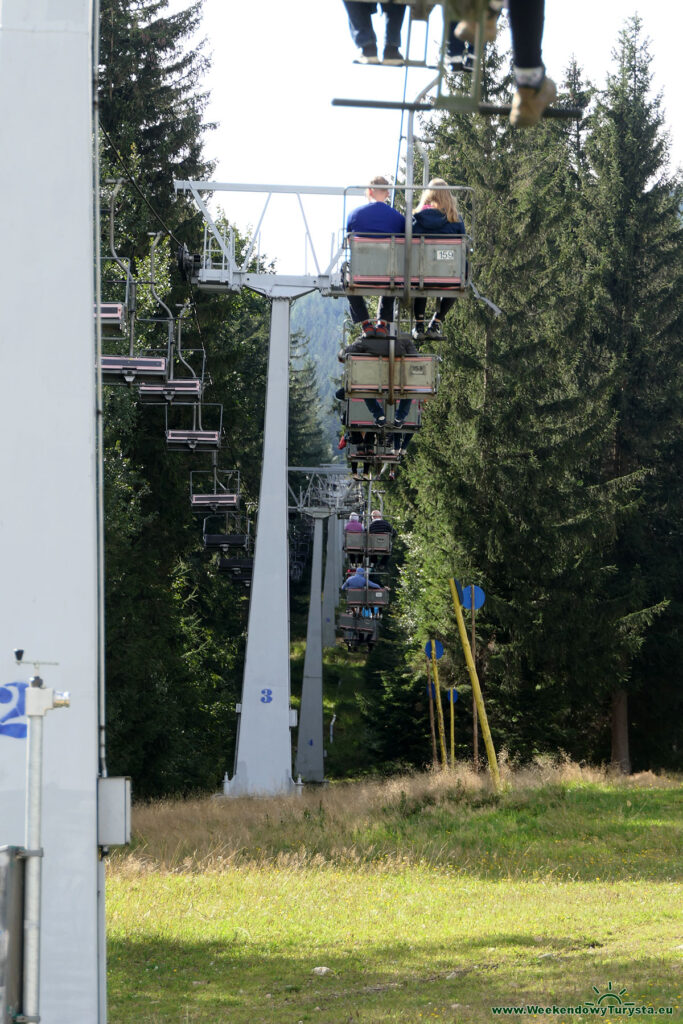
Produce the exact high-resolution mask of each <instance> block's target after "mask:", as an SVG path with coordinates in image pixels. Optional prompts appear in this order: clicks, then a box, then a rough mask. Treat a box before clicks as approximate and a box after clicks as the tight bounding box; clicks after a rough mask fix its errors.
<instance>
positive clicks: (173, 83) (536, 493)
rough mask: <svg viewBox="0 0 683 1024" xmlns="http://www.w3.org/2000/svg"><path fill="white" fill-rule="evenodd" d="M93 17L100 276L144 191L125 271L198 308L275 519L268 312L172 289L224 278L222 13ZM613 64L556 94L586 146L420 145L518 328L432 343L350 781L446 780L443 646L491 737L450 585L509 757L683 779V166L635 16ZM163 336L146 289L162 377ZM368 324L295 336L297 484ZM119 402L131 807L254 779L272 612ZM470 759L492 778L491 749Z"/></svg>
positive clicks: (119, 615)
mask: <svg viewBox="0 0 683 1024" xmlns="http://www.w3.org/2000/svg"><path fill="white" fill-rule="evenodd" d="M100 6H101V30H100V81H99V110H100V125H101V140H100V143H101V145H100V180H101V200H102V202H101V206H102V219H101V233H102V251H103V253H104V254H105V255H106V253H107V252H108V246H109V222H108V209H109V200H110V197H111V193H112V188H113V185H112V182H113V181H114V180H118V179H123V187H122V189H121V191H120V193H119V194H118V196H117V198H116V217H115V236H116V237H115V241H116V247H117V250H118V252H119V253H121V254H125V256H126V257H130V258H131V259H132V261H133V267H134V272H135V274H136V275H137V276H138V278H139V279H140V280H142V281H144V280H145V279H146V278H148V277H149V262H150V244H151V243H150V235H155V234H156V233H157V232H161V239H160V241H159V243H158V245H157V247H156V251H155V270H156V290H157V292H158V293H159V294H160V295H161V296H162V297H163V300H164V302H165V303H166V304H167V305H168V306H169V307H170V308H171V309H174V310H177V309H178V308H180V307H181V306H183V305H184V304H186V312H187V315H186V316H185V319H184V334H183V337H184V340H185V344H186V345H187V347H188V349H191V348H192V347H193V345H194V346H195V347H203V348H204V350H205V351H206V355H207V368H208V371H209V373H210V385H209V387H208V388H207V392H206V400H207V402H220V403H222V404H223V408H224V413H223V430H224V434H225V442H224V444H225V456H226V458H227V460H228V461H229V463H230V464H231V465H233V466H234V467H235V468H236V469H238V470H239V472H240V479H241V490H242V494H243V500H244V501H246V502H247V503H252V506H253V507H254V510H255V504H256V502H257V500H258V493H259V475H260V462H261V456H262V428H263V416H264V399H265V375H266V363H267V354H268V331H269V305H268V302H267V300H266V299H264V298H261V297H260V296H258V295H255V294H253V293H251V292H249V291H247V290H243V291H242V292H241V293H240V294H238V295H230V296H218V295H206V294H202V293H201V292H199V291H198V290H196V289H193V288H192V286H191V285H189V283H188V282H187V281H183V280H182V279H181V276H180V275H179V273H178V270H177V267H176V252H177V249H178V247H179V246H181V245H183V244H185V245H187V247H188V249H189V251H190V252H197V251H199V250H200V249H201V239H202V230H203V224H202V218H201V215H200V214H199V213H198V212H197V211H196V209H195V208H194V206H193V205H192V204H191V201H190V200H189V199H188V198H187V197H186V195H185V194H183V193H179V194H176V193H175V192H174V189H173V179H174V178H176V179H210V178H211V175H212V170H213V165H212V161H211V151H212V127H213V126H212V125H211V124H208V123H207V121H206V108H207V101H208V96H207V94H206V92H205V91H204V87H203V76H204V73H205V71H206V69H207V66H208V58H207V57H206V56H205V52H204V49H203V48H202V46H201V45H200V46H197V44H196V33H197V31H198V30H199V34H200V36H201V15H202V2H201V0H199V2H196V3H188V4H187V6H186V9H185V10H183V11H181V12H179V13H170V12H169V11H168V6H167V2H166V0H101V4H100ZM190 39H192V40H193V42H192V46H189V40H190ZM499 45H500V44H499ZM614 47H615V53H616V60H615V62H614V63H613V65H612V68H611V70H610V72H609V73H608V74H607V76H606V79H605V81H603V82H600V83H596V84H595V85H589V84H587V82H586V81H585V80H584V77H583V73H582V69H581V67H580V66H578V65H576V64H572V65H571V66H569V67H568V68H567V69H566V71H565V74H564V75H563V76H561V78H562V79H563V80H561V81H560V80H559V79H560V76H558V85H561V89H560V95H559V97H558V103H562V102H565V103H567V102H571V103H572V104H573V105H579V106H581V107H582V108H583V109H584V111H585V116H584V117H583V118H582V119H581V120H578V121H576V120H571V121H564V120H547V121H543V122H542V123H541V124H540V125H539V126H538V128H537V129H535V130H534V131H531V132H518V133H515V132H514V131H513V130H512V129H510V128H509V127H508V125H507V122H506V121H502V120H500V119H486V118H482V117H471V116H468V115H459V114H454V113H449V112H442V113H439V114H438V115H436V114H430V115H429V118H428V119H426V120H425V123H424V125H423V126H422V129H421V132H422V135H423V136H424V137H426V139H427V141H426V147H427V152H428V154H429V163H430V174H431V176H432V177H436V176H438V177H442V178H444V179H445V180H446V181H447V182H449V183H450V184H463V185H468V186H470V187H472V188H473V189H474V190H475V192H476V241H475V249H474V253H473V257H472V269H473V277H474V280H475V282H476V285H477V288H478V289H479V291H480V292H481V293H482V294H483V295H485V296H487V297H488V298H490V299H491V300H492V302H493V303H495V305H496V306H497V307H499V308H500V310H501V313H500V315H498V316H496V315H494V314H493V312H492V310H491V309H490V307H489V306H487V305H486V304H484V303H482V302H479V301H477V300H476V298H475V296H474V295H473V294H470V295H468V296H467V297H465V298H464V299H463V300H462V301H460V302H458V303H457V304H456V308H455V309H454V311H453V312H452V314H450V315H449V317H448V319H447V320H446V321H445V324H444V336H443V338H442V339H439V340H436V341H435V342H434V343H433V345H434V348H433V349H432V350H433V351H435V352H437V353H438V355H439V356H440V357H441V360H442V361H441V364H440V373H441V385H440V388H439V393H438V395H437V396H436V397H435V398H434V399H433V400H432V401H431V402H430V403H429V404H428V406H427V410H426V414H425V417H424V422H423V426H422V429H421V430H420V432H419V434H418V435H417V437H416V439H415V441H414V442H413V444H412V445H411V447H410V450H409V453H408V455H407V457H406V458H405V460H404V461H403V463H402V465H401V469H400V472H399V473H398V475H397V478H396V481H395V482H394V483H393V484H392V485H391V486H387V487H385V488H384V492H385V493H384V512H385V515H386V517H387V518H388V519H390V520H391V522H392V524H393V526H394V527H395V528H396V530H397V540H396V543H395V547H394V550H395V558H394V560H393V570H392V572H393V575H392V579H391V581H390V585H391V586H392V588H393V591H394V594H395V597H394V599H393V601H392V609H391V614H390V615H389V616H388V617H387V618H386V619H385V622H384V626H383V630H382V637H381V639H380V641H379V642H378V643H377V645H376V646H375V647H374V649H373V650H372V651H371V653H370V654H369V655H368V657H367V658H366V659H362V658H361V659H359V658H358V656H354V658H355V665H356V670H357V673H358V674H359V677H362V679H363V694H362V696H361V695H359V697H358V701H357V715H358V721H359V722H361V723H362V728H361V729H359V730H358V748H357V756H355V758H354V756H353V754H352V755H350V756H349V758H348V763H346V764H345V766H344V770H345V772H347V773H348V774H349V775H354V774H356V775H359V774H366V773H368V772H377V773H387V772H390V771H392V770H395V769H396V768H399V767H400V768H401V769H405V768H409V767H416V768H417V767H423V766H424V765H425V764H426V763H428V762H429V761H430V760H431V750H430V740H429V721H428V718H427V715H426V712H425V684H426V673H425V658H424V652H423V648H424V644H425V641H426V640H427V639H429V638H430V637H433V636H436V637H439V638H440V639H442V640H443V641H444V643H445V645H446V647H447V648H450V649H451V653H450V654H449V655H448V656H447V657H446V658H445V659H444V666H443V675H444V681H445V684H446V685H453V684H457V686H458V689H459V691H460V698H461V701H462V705H463V707H468V708H471V699H472V698H471V691H470V689H469V684H468V682H467V674H466V672H465V671H464V665H463V663H462V659H461V656H462V652H461V651H459V650H458V648H457V633H456V631H455V626H454V619H453V608H452V602H451V595H450V591H449V585H448V580H449V578H450V577H452V576H455V577H457V578H459V579H462V580H463V581H464V582H466V583H467V584H470V583H472V584H477V585H479V586H480V587H482V588H483V589H484V591H485V592H486V605H485V608H484V609H483V610H482V613H481V614H480V615H479V616H478V618H477V623H476V629H477V636H476V647H477V669H478V672H479V678H480V680H481V683H482V689H483V692H484V698H485V700H486V708H487V713H488V719H489V724H490V726H491V731H492V734H493V738H494V741H495V745H496V749H497V750H499V751H500V750H504V751H506V754H507V757H508V758H509V759H510V760H511V761H513V762H519V763H524V762H525V761H528V760H530V759H531V758H533V757H534V756H536V755H539V754H545V755H551V756H565V755H566V756H568V757H571V758H572V759H575V760H578V761H585V762H589V763H591V764H607V763H615V764H618V765H619V766H620V768H621V770H622V771H624V772H630V771H636V770H638V771H641V770H646V769H651V770H653V771H656V770H659V769H673V770H680V769H681V768H682V767H683V760H682V755H683V748H682V745H681V735H680V723H681V720H682V719H683V714H682V711H683V709H682V707H681V681H682V675H683V673H682V670H681V651H682V650H683V536H682V527H683V490H682V477H683V430H682V429H681V411H682V409H683V395H682V378H681V355H682V339H683V225H682V222H681V211H682V209H683V182H682V181H681V177H680V175H679V174H676V173H674V172H672V171H671V170H670V169H669V166H668V159H667V154H668V149H667V147H668V139H667V134H666V131H665V127H664V121H663V114H662V98H661V96H658V95H657V94H656V93H655V92H654V90H653V88H652V58H651V54H650V51H649V48H648V42H647V40H646V39H645V38H644V34H643V31H642V26H641V24H640V23H639V20H638V18H637V17H636V16H634V17H631V18H628V19H626V20H625V21H624V23H623V26H622V29H621V31H620V32H619V34H618V37H617V38H615V40H614ZM487 54H488V55H487V60H486V65H485V69H484V91H485V93H486V98H488V99H489V100H490V101H492V102H499V101H500V98H501V97H502V96H503V94H504V93H506V92H507V91H509V87H510V80H509V78H508V69H509V63H510V62H509V54H508V53H507V52H505V51H503V50H502V49H496V47H494V46H492V47H491V48H490V53H488V51H487ZM330 177H331V179H333V180H335V181H336V180H337V179H338V177H339V168H338V167H336V166H331V168H330ZM415 180H416V181H420V180H421V168H420V167H419V166H418V167H417V168H416V173H415ZM235 226H236V227H237V229H238V230H242V231H243V232H244V230H245V226H244V225H239V224H236V225H235ZM247 243H248V239H247V237H246V234H244V233H243V234H242V235H240V237H239V239H238V245H246V244H247ZM261 269H268V268H267V267H265V268H263V267H262V268H261ZM108 272H109V270H108V265H107V263H106V261H105V262H104V264H103V270H102V274H103V278H104V279H106V277H107V273H108ZM342 307H343V308H342ZM155 309H156V305H155V302H154V300H153V297H152V296H151V294H150V292H149V289H148V288H146V287H145V286H144V284H143V285H141V287H140V293H139V296H138V321H139V322H138V336H139V338H140V339H141V341H142V342H144V344H145V346H146V347H147V348H149V349H153V348H154V346H155V343H156V342H157V341H158V340H159V339H161V341H160V344H161V345H163V344H164V340H163V339H164V331H165V325H164V324H161V325H160V324H159V323H158V322H156V320H155V315H156V314H155ZM321 309H322V311H321ZM345 310H346V303H345V302H344V301H343V300H336V299H332V298H325V299H321V298H320V297H318V296H316V297H315V301H313V300H309V299H306V300H297V302H296V303H295V305H294V307H293V314H292V319H293V323H294V326H295V328H296V331H295V333H294V335H293V341H292V350H291V372H290V377H291V388H290V430H289V444H290V454H289V463H290V465H319V464H320V463H321V462H328V461H330V460H331V459H332V458H333V457H335V458H341V453H338V452H337V450H336V441H337V439H338V436H339V433H338V432H337V434H336V435H334V434H333V433H332V431H333V427H334V420H333V419H332V418H331V416H332V403H333V397H332V396H333V392H334V390H335V387H336V385H335V383H334V377H335V375H338V373H339V370H338V364H337V362H336V352H337V349H338V347H339V344H340V341H341V326H340V325H341V320H342V318H343V315H344V312H345ZM431 344H432V343H430V345H431ZM315 393H317V394H318V396H319V397H318V399H317V400H311V395H313V394H315ZM304 398H305V400H304ZM104 400H105V427H104V430H105V531H106V533H105V537H106V547H105V551H106V555H105V560H106V636H107V641H106V644H107V647H106V676H107V720H108V746H109V762H110V764H109V767H110V771H111V772H112V774H114V775H116V774H126V775H132V777H133V785H134V790H135V793H136V795H137V796H138V797H152V796H160V795H167V794H183V793H192V792H195V793H196V792H202V791H206V792H210V791H213V790H215V789H216V788H217V787H218V785H219V783H220V780H221V779H222V777H223V775H224V773H225V772H226V771H231V770H232V756H233V755H232V752H233V748H234V742H235V727H236V714H235V704H236V702H238V701H239V700H240V694H241V685H242V669H243V659H244V651H245V638H246V628H247V612H248V607H249V590H248V589H247V588H244V587H238V586H235V585H232V584H230V583H229V582H226V580H225V579H224V578H221V577H220V576H219V575H218V573H217V572H216V569H215V565H214V564H213V563H212V562H211V561H210V560H209V559H207V557H206V555H205V552H204V550H203V547H202V536H201V530H200V529H199V528H198V526H197V519H196V516H193V515H192V512H191V509H190V507H189V503H188V479H189V472H190V470H191V469H192V468H193V463H192V456H191V455H180V454H178V453H169V452H167V450H166V447H165V444H164V435H163V421H162V419H160V417H163V412H160V411H159V410H158V409H156V408H154V407H147V406H143V405H140V404H139V403H137V402H136V400H135V393H134V391H129V389H127V388H108V389H106V390H105V396H104ZM254 518H256V516H254ZM307 596H308V582H307V579H306V575H305V574H304V578H303V579H302V581H301V583H293V584H292V600H293V601H294V602H297V601H298V602H299V604H301V603H302V602H303V605H304V607H305V604H306V601H307ZM292 622H293V629H296V628H299V627H298V626H297V622H298V619H297V616H293V619H292ZM300 632H301V636H302V637H305V615H304V617H303V626H301V628H300ZM292 683H293V691H294V693H295V694H296V686H297V681H296V678H295V676H294V675H293V679H292ZM159 707H161V708H163V714H161V715H159V714H158V713H157V710H158V708H159ZM456 754H457V756H458V757H460V758H462V759H464V760H467V759H471V757H472V745H471V733H470V734H469V738H468V734H467V733H466V731H464V730H463V731H461V733H460V734H459V741H458V747H457V748H456Z"/></svg>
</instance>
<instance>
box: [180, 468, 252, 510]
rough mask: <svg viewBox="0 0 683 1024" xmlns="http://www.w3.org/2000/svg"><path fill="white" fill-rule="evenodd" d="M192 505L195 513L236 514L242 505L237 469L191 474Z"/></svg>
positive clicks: (208, 470)
mask: <svg viewBox="0 0 683 1024" xmlns="http://www.w3.org/2000/svg"><path fill="white" fill-rule="evenodd" d="M190 505H191V508H192V511H193V512H198V513H200V514H204V515H205V514H206V512H207V511H211V512H235V511H237V509H238V508H239V505H240V475H239V470H237V469H218V468H217V467H215V466H214V467H213V468H212V469H206V470H204V469H198V470H193V471H192V472H191V473H190Z"/></svg>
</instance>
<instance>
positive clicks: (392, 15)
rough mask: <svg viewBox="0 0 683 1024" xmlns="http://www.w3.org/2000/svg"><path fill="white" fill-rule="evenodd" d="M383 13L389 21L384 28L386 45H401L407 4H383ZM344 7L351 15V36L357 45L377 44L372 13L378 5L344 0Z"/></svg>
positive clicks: (360, 46)
mask: <svg viewBox="0 0 683 1024" xmlns="http://www.w3.org/2000/svg"><path fill="white" fill-rule="evenodd" d="M381 6H382V13H383V14H385V15H386V19H387V23H386V28H385V30H384V46H385V48H386V47H388V46H400V45H401V26H402V25H403V16H404V15H405V13H406V6H405V4H390V3H385V4H382V5H381ZM344 7H345V8H346V13H347V14H348V16H349V28H350V29H351V38H352V39H353V41H354V43H355V44H356V46H357V47H358V48H359V49H361V48H362V47H363V46H369V45H371V44H372V43H374V44H375V45H376V44H377V37H376V35H375V30H374V29H373V27H372V15H373V14H374V13H375V11H376V9H377V7H376V5H375V4H367V3H361V2H360V0H344Z"/></svg>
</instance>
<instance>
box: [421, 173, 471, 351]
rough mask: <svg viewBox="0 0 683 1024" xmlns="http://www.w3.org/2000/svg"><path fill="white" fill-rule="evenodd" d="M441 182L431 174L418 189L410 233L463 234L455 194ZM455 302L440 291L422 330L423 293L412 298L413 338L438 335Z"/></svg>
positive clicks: (424, 303) (423, 321)
mask: <svg viewBox="0 0 683 1024" xmlns="http://www.w3.org/2000/svg"><path fill="white" fill-rule="evenodd" d="M437 186H441V187H437ZM445 186H446V182H445V181H444V180H443V178H432V180H431V181H430V182H429V184H428V186H427V188H426V189H425V190H424V192H423V193H422V197H421V199H420V202H419V205H418V206H416V208H415V210H414V211H413V237H417V236H419V235H429V236H432V235H464V234H465V222H464V221H463V219H462V217H461V216H460V213H459V212H458V205H457V203H456V201H455V196H454V195H453V194H452V193H451V192H449V191H448V190H447V188H446V187H445ZM455 302H456V300H455V299H454V298H453V297H452V296H445V295H442V296H441V297H440V298H439V300H438V303H437V307H436V312H435V313H434V316H433V317H432V319H431V320H430V322H429V326H428V327H427V329H426V331H425V311H426V309H427V299H426V298H425V297H424V296H422V297H421V298H417V299H415V300H414V302H413V315H414V317H415V325H414V327H413V338H415V340H416V341H417V340H418V339H419V338H423V337H424V336H425V334H426V335H427V337H428V338H440V337H441V325H442V324H443V320H444V317H445V316H446V314H447V313H448V311H449V310H450V309H452V307H453V306H454V305H455Z"/></svg>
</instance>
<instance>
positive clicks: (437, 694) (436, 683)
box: [431, 640, 448, 768]
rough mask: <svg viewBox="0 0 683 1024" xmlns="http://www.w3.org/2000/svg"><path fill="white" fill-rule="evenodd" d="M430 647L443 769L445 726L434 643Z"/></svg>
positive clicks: (446, 761)
mask: <svg viewBox="0 0 683 1024" xmlns="http://www.w3.org/2000/svg"><path fill="white" fill-rule="evenodd" d="M431 645H432V672H433V673H434V692H435V699H436V717H437V720H438V722H439V746H440V747H441V762H442V764H443V766H444V768H447V767H448V753H447V751H446V726H445V725H444V720H443V707H442V706H441V684H440V683H439V670H438V668H437V667H436V643H435V641H434V640H432V641H431Z"/></svg>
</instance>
